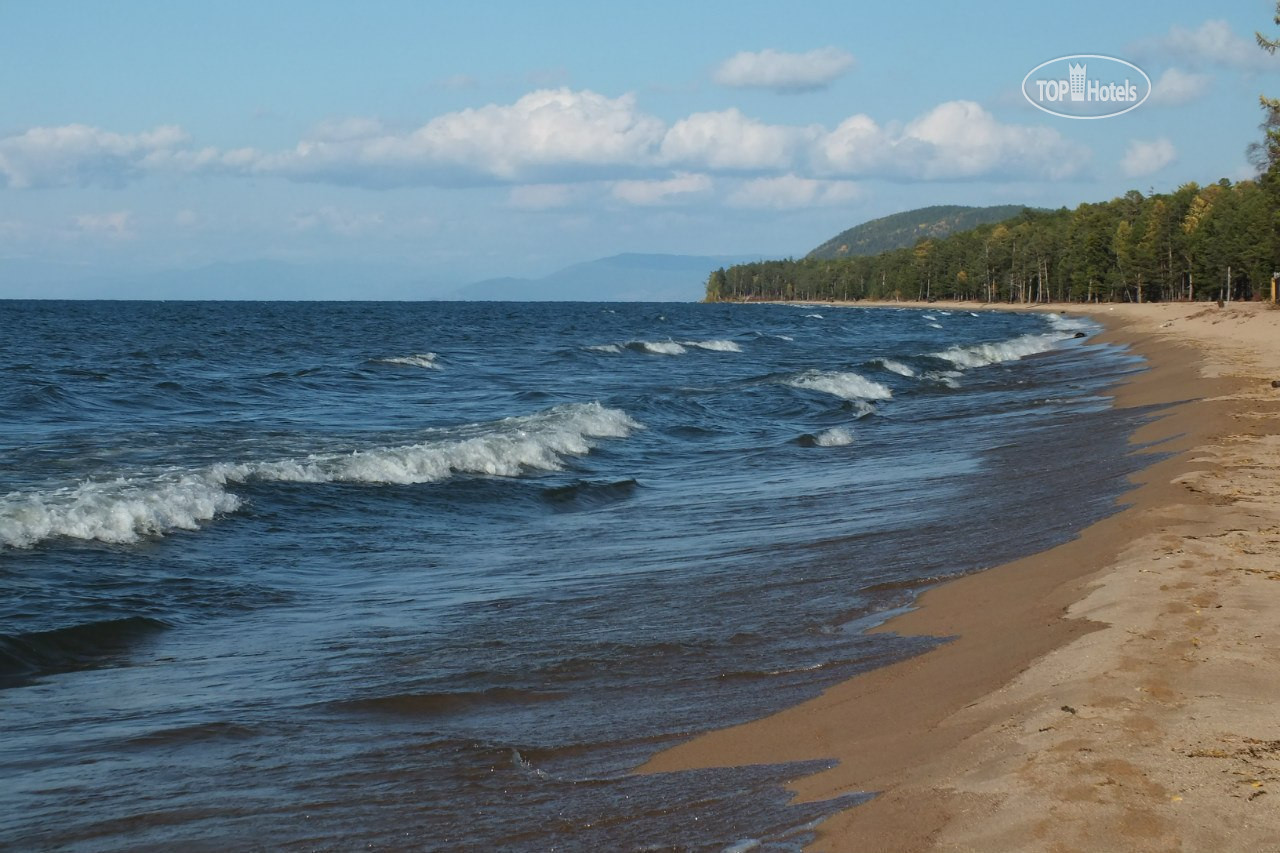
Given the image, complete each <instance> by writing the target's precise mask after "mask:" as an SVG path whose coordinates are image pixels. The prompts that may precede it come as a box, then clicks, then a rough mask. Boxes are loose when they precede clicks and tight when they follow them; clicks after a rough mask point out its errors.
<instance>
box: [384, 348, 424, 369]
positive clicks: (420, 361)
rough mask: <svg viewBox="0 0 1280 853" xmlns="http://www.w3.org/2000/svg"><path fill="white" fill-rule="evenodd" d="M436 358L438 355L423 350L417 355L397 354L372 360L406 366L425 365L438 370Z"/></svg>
mask: <svg viewBox="0 0 1280 853" xmlns="http://www.w3.org/2000/svg"><path fill="white" fill-rule="evenodd" d="M438 358H439V356H437V355H436V354H435V353H433V352H424V353H419V354H417V355H398V356H393V357H391V358H378V359H374V360H375V361H376V362H378V363H379V364H402V365H406V366H408V367H425V368H428V369H430V370H439V369H440V365H439V364H438V363H437V362H436V359H438Z"/></svg>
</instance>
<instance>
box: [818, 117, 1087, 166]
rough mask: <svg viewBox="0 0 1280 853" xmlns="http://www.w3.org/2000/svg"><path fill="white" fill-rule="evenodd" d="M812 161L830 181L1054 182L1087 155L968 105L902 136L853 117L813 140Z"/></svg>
mask: <svg viewBox="0 0 1280 853" xmlns="http://www.w3.org/2000/svg"><path fill="white" fill-rule="evenodd" d="M814 158H815V165H816V168H817V170H818V171H819V172H820V173H824V174H828V175H844V176H881V177H896V178H904V179H915V180H955V179H967V178H977V177H983V176H987V177H991V176H994V177H1011V178H1051V179H1052V178H1064V177H1068V176H1070V175H1072V174H1074V173H1076V172H1077V171H1078V170H1079V169H1080V167H1081V166H1082V165H1083V164H1084V162H1085V160H1086V159H1087V158H1088V152H1087V150H1086V149H1083V148H1081V147H1079V146H1077V145H1074V144H1072V143H1070V142H1068V141H1067V140H1066V139H1064V138H1063V137H1062V135H1061V134H1059V133H1058V132H1057V131H1056V130H1053V129H1051V128H1047V127H1039V126H1032V125H1017V124H1004V123H1002V122H1000V121H998V120H997V119H996V118H995V117H994V116H993V115H991V113H989V112H987V111H986V110H985V109H983V108H982V107H981V106H980V105H978V104H976V103H974V102H973V101H948V102H946V103H943V104H939V105H938V106H936V107H934V108H933V109H932V110H930V111H929V112H927V113H925V114H924V115H922V116H919V117H918V118H916V119H914V120H912V121H910V122H908V123H907V124H906V125H905V126H904V127H902V128H900V129H898V128H886V127H882V126H880V125H879V124H878V123H876V121H875V120H874V119H872V118H871V117H869V116H865V115H855V116H851V117H850V118H848V119H845V120H844V121H843V122H841V123H840V125H839V126H837V127H836V128H835V130H833V131H831V132H830V133H828V134H826V135H825V136H823V137H822V138H820V139H818V140H817V142H816V144H815V146H814Z"/></svg>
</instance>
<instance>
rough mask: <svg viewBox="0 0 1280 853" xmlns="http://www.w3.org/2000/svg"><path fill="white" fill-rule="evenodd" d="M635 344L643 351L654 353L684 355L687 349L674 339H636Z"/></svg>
mask: <svg viewBox="0 0 1280 853" xmlns="http://www.w3.org/2000/svg"><path fill="white" fill-rule="evenodd" d="M636 345H637V346H639V347H640V349H642V350H644V351H645V352H651V353H653V354H655V355H684V354H685V353H686V352H688V350H687V349H685V348H684V347H683V346H682V345H680V344H678V343H676V342H675V341H636Z"/></svg>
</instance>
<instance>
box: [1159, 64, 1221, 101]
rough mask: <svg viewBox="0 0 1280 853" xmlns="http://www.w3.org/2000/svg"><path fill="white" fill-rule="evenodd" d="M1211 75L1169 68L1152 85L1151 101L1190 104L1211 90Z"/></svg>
mask: <svg viewBox="0 0 1280 853" xmlns="http://www.w3.org/2000/svg"><path fill="white" fill-rule="evenodd" d="M1210 82H1211V81H1210V77H1209V75H1207V74H1193V73H1190V72H1187V71H1181V70H1179V69H1177V68H1167V69H1165V72H1164V73H1163V74H1161V75H1160V77H1159V79H1157V80H1156V81H1155V84H1154V85H1153V86H1152V87H1151V102H1152V103H1153V104H1166V105H1168V106H1181V105H1182V104H1188V103H1190V102H1192V101H1194V100H1196V99H1197V98H1200V97H1202V96H1203V95H1204V93H1205V92H1207V91H1209V83H1210Z"/></svg>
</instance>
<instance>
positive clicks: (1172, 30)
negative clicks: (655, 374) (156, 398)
mask: <svg viewBox="0 0 1280 853" xmlns="http://www.w3.org/2000/svg"><path fill="white" fill-rule="evenodd" d="M1158 9H1159V11H1158V12H1152V11H1150V6H1148V5H1147V4H1143V7H1141V8H1140V7H1138V6H1137V4H1119V3H1115V2H1105V3H1104V2H1089V0H1085V2H1073V3H1066V4H1056V5H1052V6H1050V5H1041V4H1037V5H1036V6H1035V7H1034V10H1032V9H1031V8H1029V7H1028V4H1025V3H1012V2H991V3H970V4H941V3H922V2H897V3H884V4H874V5H873V4H855V3H849V2H848V0H843V2H831V3H825V2H824V3H800V4H783V3H750V2H741V0H735V2H688V0H685V2H679V3H663V2H658V3H648V4H625V5H624V4H617V5H599V4H586V3H567V2H562V3H545V4H517V3H483V2H477V3H468V4H444V3H424V2H415V3H398V2H379V3H371V4H359V5H357V4H352V3H345V4H337V3H318V2H307V3H300V2H299V3H283V2H279V3H234V2H219V3H209V4H203V5H197V4H192V3H170V2H164V3H160V2H157V3H142V2H121V3H117V4H104V3H89V2H76V3H65V2H56V0H55V1H54V2H39V3H36V2H9V0H0V81H3V82H0V92H2V93H3V97H0V296H4V295H16V294H19V293H25V292H28V289H27V288H28V287H29V283H30V282H31V281H33V280H36V279H39V278H40V277H41V276H44V275H48V276H50V277H62V278H66V277H69V276H76V275H84V276H119V275H131V274H140V273H146V272H150V271H156V270H164V269H171V268H192V267H198V266H202V265H205V264H210V263H216V262H240V261H251V260H258V259H270V260H278V261H288V262H291V263H299V264H321V265H335V264H338V263H342V264H346V265H357V266H358V265H367V266H368V268H369V269H370V270H373V271H376V274H378V275H383V274H385V275H394V276H400V277H402V278H406V279H407V278H414V279H416V280H420V281H422V282H424V283H425V284H422V285H421V287H422V288H423V290H422V292H424V293H426V292H428V290H429V287H430V286H431V285H432V284H434V285H436V286H440V287H444V286H447V285H452V284H463V283H466V282H468V281H473V280H476V279H481V278H485V277H490V276H499V275H517V276H539V275H543V274H545V273H548V272H551V271H553V270H555V269H557V268H559V267H562V266H565V265H567V264H570V263H574V262H577V261H582V260H588V259H592V258H597V257H602V256H606V255H611V254H614V253H617V252H625V251H632V252H671V253H683V254H735V255H742V254H759V255H762V256H779V257H780V256H788V255H799V254H803V253H804V252H806V251H808V250H809V249H810V248H812V247H813V246H815V245H817V244H818V243H820V242H822V241H823V240H824V239H826V238H827V237H830V236H831V235H833V234H834V233H836V232H838V231H840V230H842V229H844V228H846V227H849V226H850V225H853V224H856V223H858V222H861V221H864V220H866V219H870V218H874V217H876V216H882V215H885V214H888V213H893V212H895V211H898V210H903V209H907V208H912V207H917V206H923V205H927V204H942V203H948V204H998V203H1000V204H1003V203H1026V204H1030V205H1043V206H1059V205H1069V206H1070V205H1075V204H1077V203H1079V202H1082V201H1096V200H1102V199H1107V198H1111V197H1113V196H1115V195H1119V194H1121V193H1123V192H1124V191H1126V190H1128V189H1132V188H1136V189H1140V190H1142V191H1144V192H1145V191H1147V190H1148V189H1151V188H1154V189H1155V190H1157V191H1163V190H1169V189H1172V188H1175V187H1177V186H1179V185H1180V184H1183V183H1185V182H1187V181H1197V182H1200V183H1208V182H1211V181H1215V180H1217V179H1219V178H1222V177H1227V178H1231V179H1233V180H1235V179H1242V178H1245V177H1247V176H1248V175H1249V174H1250V170H1249V167H1248V164H1247V162H1246V159H1245V155H1244V150H1245V146H1246V145H1247V144H1248V143H1249V142H1251V141H1253V140H1254V139H1255V138H1256V137H1257V136H1258V130H1257V124H1258V122H1259V120H1260V118H1261V113H1260V110H1259V108H1258V100H1257V99H1258V95H1259V94H1260V93H1263V92H1268V93H1270V94H1273V95H1274V94H1280V73H1277V72H1278V71H1280V56H1277V57H1274V58H1272V57H1268V56H1267V55H1266V54H1264V53H1263V52H1262V51H1260V50H1259V49H1257V48H1256V47H1255V46H1254V45H1253V32H1254V30H1259V29H1260V30H1262V31H1264V32H1268V33H1275V32H1276V31H1277V27H1276V26H1275V25H1274V24H1272V16H1273V15H1274V14H1275V9H1274V6H1273V5H1272V4H1270V3H1266V2H1232V3H1220V4H1213V5H1212V6H1210V5H1208V4H1204V3H1192V2H1166V3H1162V4H1160V5H1159V6H1158ZM1068 54H1106V55H1110V56H1118V57H1122V58H1124V59H1127V60H1129V61H1131V62H1133V63H1135V64H1137V65H1138V66H1140V67H1141V68H1142V69H1143V70H1145V71H1146V72H1147V74H1148V75H1149V76H1150V78H1151V79H1152V80H1153V81H1154V82H1155V87H1154V91H1153V93H1152V97H1151V98H1150V100H1148V101H1147V102H1146V103H1144V104H1143V105H1142V106H1141V107H1139V108H1138V109H1136V110H1134V111H1132V112H1130V113H1128V114H1126V115H1123V116H1119V117H1116V118H1111V119H1105V120H1098V121H1076V120H1068V119H1063V118H1058V117H1055V116H1051V115H1048V114H1045V113H1043V112H1040V111H1039V110H1036V109H1035V108H1033V107H1032V106H1031V105H1030V104H1029V103H1027V101H1026V100H1025V99H1024V98H1023V97H1022V95H1021V94H1020V85H1021V83H1022V79H1023V77H1024V75H1026V74H1027V72H1028V71H1030V70H1031V69H1032V68H1033V67H1035V66H1036V65H1038V64H1039V63H1041V62H1044V61H1046V60H1049V59H1053V58H1055V57H1058V56H1064V55H1068ZM6 270H7V271H8V272H5V271H6ZM15 270H18V271H20V272H14V271H15ZM15 276H18V277H23V281H17V280H16V279H15ZM6 278H7V280H6ZM173 295H180V294H173ZM262 295H264V296H296V295H299V294H296V293H286V292H280V293H272V292H264V293H263V294H262ZM327 295H343V294H327ZM345 295H350V296H360V295H362V294H361V293H354V292H353V293H349V294H345Z"/></svg>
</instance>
